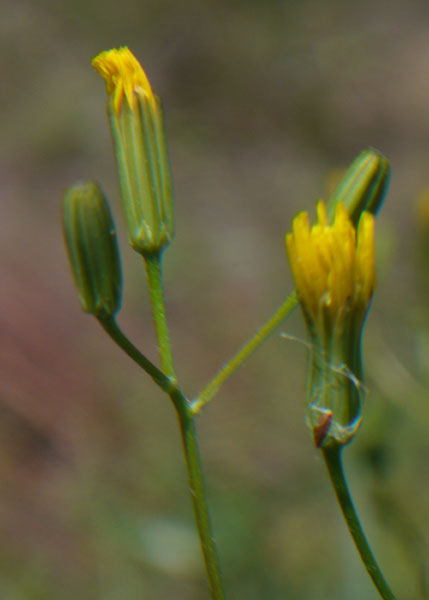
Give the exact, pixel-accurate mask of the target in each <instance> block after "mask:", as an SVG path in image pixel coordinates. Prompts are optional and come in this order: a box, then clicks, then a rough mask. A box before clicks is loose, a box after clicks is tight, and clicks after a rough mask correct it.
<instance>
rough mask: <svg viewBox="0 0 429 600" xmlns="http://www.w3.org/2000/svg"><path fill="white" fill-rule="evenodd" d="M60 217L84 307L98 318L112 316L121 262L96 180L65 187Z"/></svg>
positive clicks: (118, 303) (118, 294) (119, 285)
mask: <svg viewBox="0 0 429 600" xmlns="http://www.w3.org/2000/svg"><path fill="white" fill-rule="evenodd" d="M62 220H63V231H64V238H65V243H66V247H67V252H68V257H69V261H70V266H71V270H72V274H73V278H74V281H75V284H76V287H77V290H78V293H79V300H80V303H81V305H82V308H83V310H84V311H85V312H88V313H90V314H92V315H94V316H96V317H99V318H103V317H106V316H113V315H114V314H115V313H116V312H117V311H118V310H119V308H120V306H121V293H122V275H121V265H120V258H119V250H118V245H117V241H116V232H115V226H114V223H113V220H112V215H111V213H110V209H109V205H108V204H107V201H106V199H105V198H104V196H103V194H102V192H101V190H100V188H99V187H98V186H97V184H96V183H94V182H91V181H89V182H87V183H79V184H76V185H74V186H73V187H71V188H69V189H68V190H67V191H66V193H65V194H64V198H63V212H62Z"/></svg>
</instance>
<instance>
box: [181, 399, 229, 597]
mask: <svg viewBox="0 0 429 600" xmlns="http://www.w3.org/2000/svg"><path fill="white" fill-rule="evenodd" d="M170 397H171V399H172V400H173V402H174V405H175V407H176V411H177V416H178V419H179V425H180V433H181V436H182V443H183V452H184V456H185V462H186V469H187V473H188V483H189V490H190V493H191V498H192V505H193V509H194V516H195V522H196V525H197V530H198V536H199V539H200V546H201V551H202V553H203V557H204V563H205V567H206V573H207V580H208V584H209V588H210V595H211V598H212V599H213V600H223V599H224V597H225V596H224V591H223V586H222V579H221V573H220V564H219V558H218V555H217V551H216V545H215V542H214V538H213V532H212V527H211V523H210V517H209V509H208V506H207V500H206V494H205V488H204V480H203V474H202V466H201V459H200V452H199V447H198V439H197V432H196V430H195V423H194V418H193V415H192V412H191V410H190V407H189V403H188V402H186V400H185V399H184V398H183V396H182V395H181V392H180V391H179V390H178V391H177V392H173V393H172V394H170Z"/></svg>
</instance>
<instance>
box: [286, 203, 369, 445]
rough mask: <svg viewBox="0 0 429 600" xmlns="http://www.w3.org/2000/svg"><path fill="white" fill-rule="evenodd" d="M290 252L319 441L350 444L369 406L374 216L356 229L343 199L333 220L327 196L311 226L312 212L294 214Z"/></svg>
mask: <svg viewBox="0 0 429 600" xmlns="http://www.w3.org/2000/svg"><path fill="white" fill-rule="evenodd" d="M286 253H287V257H288V259H289V264H290V268H291V271H292V275H293V278H294V281H295V287H296V291H297V294H298V298H299V301H300V304H301V308H302V311H303V314H304V318H305V321H306V324H307V327H308V330H309V333H310V338H311V342H312V349H311V356H310V365H309V380H308V397H307V421H308V424H309V426H310V428H311V430H312V431H313V435H314V440H315V443H316V445H317V446H318V447H319V446H322V445H323V446H329V445H332V444H345V443H347V442H348V441H349V440H350V439H351V438H352V437H353V435H354V434H355V433H356V431H357V429H358V427H359V424H360V421H361V412H362V394H363V386H362V367H361V354H360V341H361V334H362V327H363V323H364V320H365V316H366V313H367V310H368V307H369V304H370V302H371V298H372V294H373V291H374V287H375V271H374V217H373V215H372V214H371V213H369V212H363V213H362V215H361V217H360V220H359V224H358V226H357V229H356V228H355V227H354V225H353V223H352V221H351V220H350V218H349V216H348V214H347V211H346V208H345V207H344V205H343V204H342V203H337V204H336V207H335V213H334V218H333V222H332V224H330V223H329V221H328V217H327V214H326V209H325V206H324V204H323V202H319V203H318V204H317V223H316V224H315V225H313V226H312V227H311V228H310V224H309V220H308V215H307V213H304V212H302V213H299V214H298V215H297V216H296V217H295V219H294V220H293V225H292V233H289V234H287V235H286Z"/></svg>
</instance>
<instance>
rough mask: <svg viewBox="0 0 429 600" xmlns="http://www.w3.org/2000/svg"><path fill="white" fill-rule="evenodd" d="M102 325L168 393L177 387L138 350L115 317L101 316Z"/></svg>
mask: <svg viewBox="0 0 429 600" xmlns="http://www.w3.org/2000/svg"><path fill="white" fill-rule="evenodd" d="M98 320H99V323H100V325H101V326H102V327H103V329H104V330H105V331H106V333H108V334H109V336H110V337H111V338H112V340H113V341H114V342H115V343H116V344H117V345H118V346H119V347H120V348H122V350H123V351H124V352H125V353H126V354H128V356H129V357H130V358H132V359H133V361H134V362H136V363H137V364H138V365H139V366H140V367H141V368H142V369H143V370H144V371H146V373H147V374H148V375H150V377H152V379H153V381H154V382H155V383H156V384H157V385H159V387H160V388H161V389H162V390H164V392H166V393H167V394H170V393H171V391H172V389H175V387H176V386H175V383H174V381H172V380H171V379H170V378H169V377H167V376H166V375H164V373H163V372H162V371H160V370H159V369H158V367H156V366H155V365H154V364H153V363H152V362H151V361H150V360H149V359H148V358H146V356H144V354H142V353H141V352H140V350H138V349H137V348H136V347H135V346H134V344H133V343H132V342H130V340H129V339H128V338H127V336H126V335H125V334H124V333H123V331H122V330H121V329H120V327H119V326H118V324H117V323H116V321H115V319H114V317H107V318H104V319H102V318H100V319H98Z"/></svg>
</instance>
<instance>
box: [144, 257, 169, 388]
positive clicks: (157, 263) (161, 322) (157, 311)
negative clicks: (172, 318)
mask: <svg viewBox="0 0 429 600" xmlns="http://www.w3.org/2000/svg"><path fill="white" fill-rule="evenodd" d="M144 262H145V266H146V277H147V282H148V287H149V295H150V303H151V306H152V317H153V322H154V325H155V331H156V338H157V340H158V352H159V359H160V361H161V368H162V370H163V371H164V373H165V374H166V375H168V376H169V377H171V378H172V379H175V378H176V374H175V371H174V366H173V358H172V353H171V345H170V336H169V334H168V327H167V318H166V316H165V305H164V292H163V287H162V267H161V252H159V253H156V254H150V255H145V256H144Z"/></svg>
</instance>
